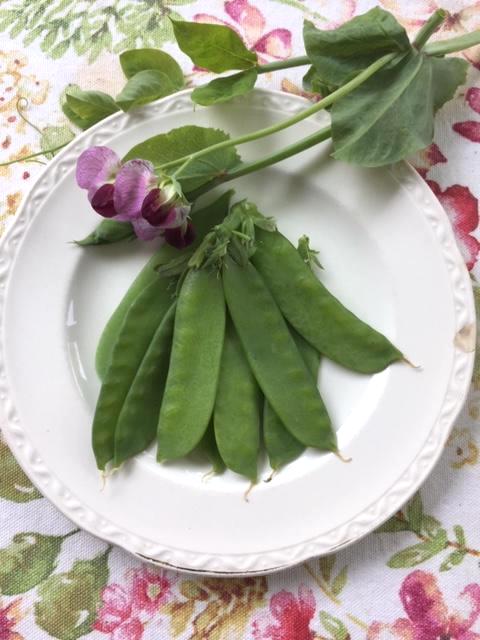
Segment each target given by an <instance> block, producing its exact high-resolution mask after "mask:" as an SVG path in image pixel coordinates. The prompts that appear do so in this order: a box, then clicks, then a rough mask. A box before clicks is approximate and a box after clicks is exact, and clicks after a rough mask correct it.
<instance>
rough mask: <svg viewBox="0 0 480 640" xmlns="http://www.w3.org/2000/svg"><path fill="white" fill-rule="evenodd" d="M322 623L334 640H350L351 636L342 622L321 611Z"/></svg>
mask: <svg viewBox="0 0 480 640" xmlns="http://www.w3.org/2000/svg"><path fill="white" fill-rule="evenodd" d="M319 617H320V622H321V623H322V625H323V627H324V629H325V630H326V631H327V632H328V633H329V634H330V635H331V636H332V638H333V639H334V640H348V638H349V637H350V634H349V632H348V629H347V627H346V626H345V625H344V624H343V622H342V621H341V620H339V619H338V618H335V617H334V616H332V615H331V614H330V613H327V612H326V611H320V614H319Z"/></svg>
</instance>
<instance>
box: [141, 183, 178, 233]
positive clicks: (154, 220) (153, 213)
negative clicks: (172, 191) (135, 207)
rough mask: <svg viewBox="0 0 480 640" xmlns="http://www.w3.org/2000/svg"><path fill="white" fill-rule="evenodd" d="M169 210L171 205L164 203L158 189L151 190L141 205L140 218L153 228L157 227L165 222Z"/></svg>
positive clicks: (163, 198) (163, 195)
mask: <svg viewBox="0 0 480 640" xmlns="http://www.w3.org/2000/svg"><path fill="white" fill-rule="evenodd" d="M171 208H172V205H171V204H170V203H168V202H167V201H166V198H165V194H164V192H163V191H162V190H161V189H158V188H156V189H152V190H151V191H149V192H148V193H147V195H146V196H145V199H144V201H143V203H142V217H143V218H145V220H148V222H149V223H150V224H152V225H153V226H154V227H158V226H160V225H162V224H163V222H165V219H166V218H167V217H168V214H169V213H170V209H171Z"/></svg>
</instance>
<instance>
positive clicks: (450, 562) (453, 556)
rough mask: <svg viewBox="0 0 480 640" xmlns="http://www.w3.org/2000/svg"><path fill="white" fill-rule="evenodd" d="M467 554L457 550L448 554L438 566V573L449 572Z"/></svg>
mask: <svg viewBox="0 0 480 640" xmlns="http://www.w3.org/2000/svg"><path fill="white" fill-rule="evenodd" d="M466 554H467V552H466V551H463V550H457V551H454V552H453V553H450V554H449V555H448V556H447V557H446V558H445V560H444V561H443V562H442V564H441V565H440V571H450V569H453V567H456V566H458V565H459V564H460V563H461V562H462V561H463V559H464V558H465V556H466Z"/></svg>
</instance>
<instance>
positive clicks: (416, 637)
mask: <svg viewBox="0 0 480 640" xmlns="http://www.w3.org/2000/svg"><path fill="white" fill-rule="evenodd" d="M400 599H401V601H402V605H403V609H404V611H405V613H406V614H407V618H399V619H398V620H396V621H395V622H394V623H393V624H385V623H382V622H374V623H373V624H371V625H370V627H369V629H368V632H367V640H384V639H386V638H389V639H391V640H394V639H398V640H438V639H439V638H445V639H446V638H448V640H478V639H479V638H480V635H479V634H477V633H475V632H474V631H473V630H472V627H473V625H474V624H475V623H476V622H477V620H478V618H479V616H480V585H479V584H469V585H467V586H466V587H465V588H464V589H463V591H462V592H461V593H460V595H459V596H458V597H457V598H456V602H455V604H453V605H452V606H448V605H447V602H446V601H445V598H444V597H443V595H442V592H441V591H440V589H439V587H438V582H437V578H436V577H435V576H434V575H432V574H431V573H426V572H425V571H414V572H413V573H411V574H409V575H408V576H407V577H406V578H405V580H404V581H403V583H402V586H401V587H400Z"/></svg>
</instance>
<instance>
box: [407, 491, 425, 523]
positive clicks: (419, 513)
mask: <svg viewBox="0 0 480 640" xmlns="http://www.w3.org/2000/svg"><path fill="white" fill-rule="evenodd" d="M406 516H407V520H408V523H409V525H410V530H411V531H413V532H415V533H420V532H421V530H422V519H423V504H422V497H421V495H420V493H419V492H418V491H417V493H416V494H415V495H414V496H413V498H412V499H411V500H410V501H409V502H408V503H407V507H406Z"/></svg>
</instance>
